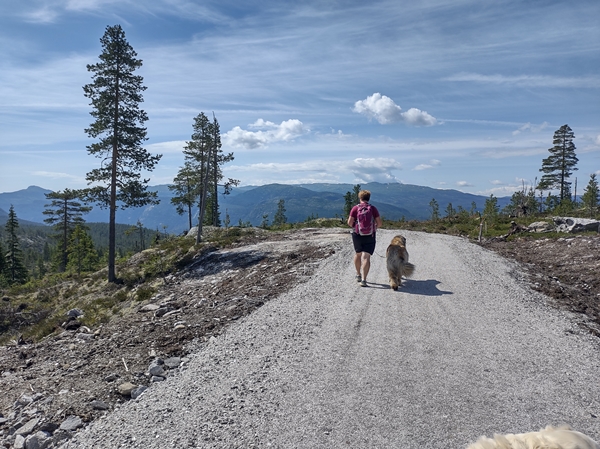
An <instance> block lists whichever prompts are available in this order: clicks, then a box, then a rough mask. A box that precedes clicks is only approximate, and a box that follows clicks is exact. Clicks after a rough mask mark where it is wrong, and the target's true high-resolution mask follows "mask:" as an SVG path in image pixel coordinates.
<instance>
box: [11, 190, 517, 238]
mask: <svg viewBox="0 0 600 449" xmlns="http://www.w3.org/2000/svg"><path fill="white" fill-rule="evenodd" d="M353 187H354V186H353V185H352V184H326V183H317V184H294V185H288V184H268V185H263V186H244V187H239V188H235V189H233V191H232V192H231V194H229V195H221V196H220V198H219V208H220V211H221V221H222V222H223V221H225V216H226V215H229V219H230V225H232V226H233V225H237V224H239V223H240V222H241V223H244V224H246V223H250V224H252V225H254V226H257V225H259V224H260V223H261V222H262V221H263V216H264V215H266V214H267V215H268V221H269V223H270V222H271V221H272V219H273V216H274V215H275V212H276V211H277V207H278V203H279V200H280V199H283V200H284V207H285V215H286V217H287V219H288V222H291V223H293V222H300V221H304V220H306V219H307V218H308V217H323V218H333V217H342V215H343V209H344V195H345V194H346V192H351V191H352V190H353ZM361 188H362V189H367V190H370V191H371V203H372V204H373V205H374V206H376V207H377V208H378V209H379V211H380V213H381V215H382V216H383V217H384V218H387V219H390V220H400V219H402V218H403V217H404V218H405V219H407V220H412V219H414V220H426V219H428V218H430V216H431V208H430V207H429V203H430V201H431V200H432V199H435V200H436V201H437V203H438V204H439V207H440V214H441V215H444V210H445V209H446V207H447V205H448V204H449V203H452V206H453V207H454V209H456V208H457V207H458V206H462V207H463V208H464V209H467V210H470V209H471V205H472V203H473V202H474V203H475V204H476V206H477V210H479V211H482V210H483V207H484V204H485V201H486V199H487V198H488V197H485V196H481V195H472V194H468V193H463V192H459V191H458V190H442V189H433V188H430V187H423V186H417V185H410V184H399V183H390V184H381V183H375V182H373V183H368V184H363V185H361ZM149 190H153V191H156V192H158V198H159V199H160V204H158V205H153V206H146V207H139V208H129V209H125V210H120V209H119V210H117V222H118V223H123V224H136V223H137V222H138V220H139V221H140V222H142V223H143V225H144V226H145V227H147V228H150V229H158V230H159V231H161V232H164V231H166V232H170V233H181V232H183V231H185V230H187V229H188V219H187V216H186V215H178V214H177V212H176V211H175V207H174V206H173V205H172V204H171V201H170V199H171V198H172V196H173V195H172V192H171V191H170V190H169V188H168V186H167V185H158V186H153V187H149ZM50 192H51V190H47V189H43V188H41V187H37V186H30V187H28V188H27V189H23V190H18V191H16V192H5V193H0V223H2V222H4V221H5V220H6V217H7V216H8V214H7V211H8V210H9V208H10V206H11V205H12V206H14V209H15V213H16V215H17V218H18V220H19V223H21V224H23V223H25V222H34V223H43V220H44V218H46V217H45V216H44V215H43V211H44V210H45V208H46V207H45V205H46V204H49V203H50V201H48V200H47V199H46V197H45V194H46V193H50ZM509 202H510V198H509V197H501V198H498V206H499V207H500V208H502V207H504V206H505V205H506V204H508V203H509ZM195 212H196V214H197V211H195ZM84 218H85V220H86V221H87V222H90V223H92V222H107V221H108V210H107V209H101V208H100V207H98V206H95V207H94V208H93V210H92V211H91V212H90V213H89V214H87V215H85V216H84Z"/></svg>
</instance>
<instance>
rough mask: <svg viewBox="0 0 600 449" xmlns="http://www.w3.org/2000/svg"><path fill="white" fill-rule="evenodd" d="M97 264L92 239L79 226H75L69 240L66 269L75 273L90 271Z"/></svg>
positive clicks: (96, 255)
mask: <svg viewBox="0 0 600 449" xmlns="http://www.w3.org/2000/svg"><path fill="white" fill-rule="evenodd" d="M96 262H98V253H97V252H96V250H95V249H94V243H93V242H92V238H91V237H90V235H89V234H88V233H87V232H86V231H85V228H84V227H83V226H81V225H79V224H78V225H77V226H75V229H74V230H73V233H72V234H71V238H70V239H69V262H68V264H67V267H68V268H69V269H72V270H75V271H77V274H78V275H80V274H81V272H82V271H90V270H92V269H93V268H94V265H95V264H96Z"/></svg>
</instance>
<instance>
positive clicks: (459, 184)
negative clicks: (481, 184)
mask: <svg viewBox="0 0 600 449" xmlns="http://www.w3.org/2000/svg"><path fill="white" fill-rule="evenodd" d="M456 185H457V186H458V187H473V184H471V183H470V182H467V181H458V182H457V183H456Z"/></svg>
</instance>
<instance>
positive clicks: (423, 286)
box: [398, 279, 454, 296]
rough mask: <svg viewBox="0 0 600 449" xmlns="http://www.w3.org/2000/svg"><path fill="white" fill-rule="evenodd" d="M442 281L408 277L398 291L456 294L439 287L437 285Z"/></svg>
mask: <svg viewBox="0 0 600 449" xmlns="http://www.w3.org/2000/svg"><path fill="white" fill-rule="evenodd" d="M440 283H441V282H440V281H436V280H435V279H427V280H426V281H420V280H416V279H406V280H405V281H403V282H402V286H401V287H400V288H399V289H398V292H402V293H410V294H413V295H424V296H443V295H453V294H454V292H447V291H444V290H440V289H438V287H437V286H438V284H440Z"/></svg>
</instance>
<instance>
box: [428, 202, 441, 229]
mask: <svg viewBox="0 0 600 449" xmlns="http://www.w3.org/2000/svg"><path fill="white" fill-rule="evenodd" d="M429 207H430V208H431V221H433V222H434V223H436V222H437V221H438V220H439V219H440V205H439V204H438V202H437V201H436V200H435V198H432V199H431V201H430V202H429Z"/></svg>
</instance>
